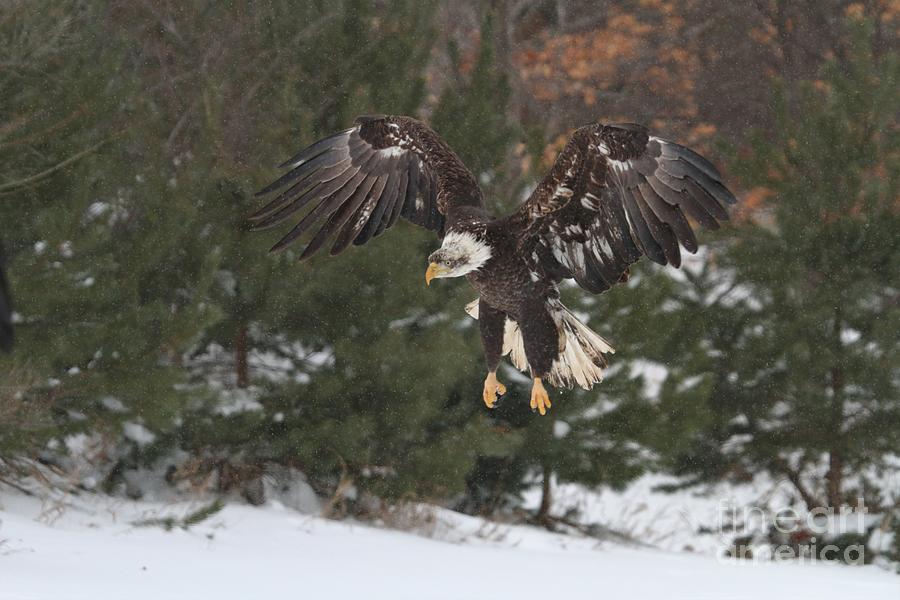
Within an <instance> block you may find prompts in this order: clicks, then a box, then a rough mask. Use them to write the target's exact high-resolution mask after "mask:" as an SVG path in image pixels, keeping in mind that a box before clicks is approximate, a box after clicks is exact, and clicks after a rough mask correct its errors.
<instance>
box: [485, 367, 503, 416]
mask: <svg viewBox="0 0 900 600" xmlns="http://www.w3.org/2000/svg"><path fill="white" fill-rule="evenodd" d="M505 393H506V386H505V385H503V384H502V383H500V382H499V381H497V373H496V372H494V371H491V372H490V373H488V376H487V377H486V378H485V380H484V392H482V394H481V397H482V398H484V403H485V405H486V406H487V407H488V408H494V403H495V402H496V401H497V396H498V395H500V396H502V395H503V394H505Z"/></svg>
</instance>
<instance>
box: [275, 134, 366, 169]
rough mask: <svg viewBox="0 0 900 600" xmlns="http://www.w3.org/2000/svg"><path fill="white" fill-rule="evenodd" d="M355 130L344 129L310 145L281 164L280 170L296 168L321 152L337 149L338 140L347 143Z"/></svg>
mask: <svg viewBox="0 0 900 600" xmlns="http://www.w3.org/2000/svg"><path fill="white" fill-rule="evenodd" d="M354 129H355V128H354V127H351V128H349V129H344V130H343V131H339V132H337V133H335V134H334V135H330V136H328V137H326V138H323V139H321V140H319V141H318V142H314V143H312V144H310V145H309V146H307V147H306V148H304V149H303V150H301V151H300V152H298V153H297V154H295V155H294V156H292V157H291V158H289V159H288V160H286V161H284V162H283V163H281V164H280V165H278V168H279V169H284V168H285V167H289V166H295V167H297V166H299V165H300V163H301V162H305V161H308V160H309V159H310V158H312V157H313V156H315V155H316V154H319V153H320V152H323V151H325V150H328V149H331V148H333V147H335V145H336V144H335V141H336V140H339V139H341V138H344V139H345V141H346V138H348V137H350V133H351V132H352V131H353V130H354Z"/></svg>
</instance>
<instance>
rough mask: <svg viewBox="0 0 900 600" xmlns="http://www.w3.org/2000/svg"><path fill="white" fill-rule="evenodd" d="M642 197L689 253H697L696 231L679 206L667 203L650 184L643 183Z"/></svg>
mask: <svg viewBox="0 0 900 600" xmlns="http://www.w3.org/2000/svg"><path fill="white" fill-rule="evenodd" d="M639 189H640V191H641V195H642V196H643V197H644V200H646V201H647V205H648V206H649V207H650V208H651V210H653V212H654V214H656V216H657V217H658V218H659V220H660V221H662V222H663V223H665V224H666V225H668V226H669V227H671V228H672V231H673V232H674V233H675V237H677V238H678V241H679V242H680V243H681V245H682V246H684V247H685V248H686V249H687V250H688V251H689V252H691V253H694V252H696V251H697V238H696V237H694V231H693V230H692V229H691V225H690V223H688V222H687V219H685V218H684V215H683V214H682V213H681V210H680V209H679V208H678V205H677V204H670V203H668V202H666V201H665V200H664V199H663V198H662V197H660V195H659V194H657V193H656V190H654V189H653V186H652V185H651V184H650V182H647V183H642V184H641V185H640V187H639Z"/></svg>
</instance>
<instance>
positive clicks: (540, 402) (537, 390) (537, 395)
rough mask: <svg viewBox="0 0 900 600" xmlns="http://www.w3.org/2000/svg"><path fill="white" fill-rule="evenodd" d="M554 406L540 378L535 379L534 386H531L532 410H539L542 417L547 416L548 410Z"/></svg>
mask: <svg viewBox="0 0 900 600" xmlns="http://www.w3.org/2000/svg"><path fill="white" fill-rule="evenodd" d="M551 406H553V405H552V404H550V396H549V395H547V390H545V389H544V384H543V383H541V378H540V377H535V378H534V384H533V385H532V386H531V409H532V410H537V411H538V412H539V413H541V415H546V414H547V409H548V408H550V407H551Z"/></svg>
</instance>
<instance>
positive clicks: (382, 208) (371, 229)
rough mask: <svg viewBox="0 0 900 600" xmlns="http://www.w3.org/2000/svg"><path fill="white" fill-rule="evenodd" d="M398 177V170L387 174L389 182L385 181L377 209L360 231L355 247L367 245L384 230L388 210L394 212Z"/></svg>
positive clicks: (355, 240)
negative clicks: (393, 202)
mask: <svg viewBox="0 0 900 600" xmlns="http://www.w3.org/2000/svg"><path fill="white" fill-rule="evenodd" d="M397 175H398V173H397V171H396V169H391V170H390V171H388V172H387V174H386V177H387V180H386V181H385V184H384V188H383V189H382V191H381V194H379V197H378V202H377V203H376V204H375V209H374V210H373V211H372V214H371V215H370V216H369V220H368V221H367V222H366V225H365V227H363V229H362V231H360V233H359V235H358V236H357V237H356V239H354V240H353V243H354V244H355V245H357V246H360V245H362V244H365V243H366V242H368V241H369V240H370V239H372V238H373V237H375V236H376V235H378V234H379V233H380V232H381V231H382V230H383V229H382V227H381V222H382V220H384V219H385V218H386V217H385V215H386V214H390V213H388V210H393V204H392V200H393V198H396V194H397V189H396V180H397ZM392 187H393V189H392Z"/></svg>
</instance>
